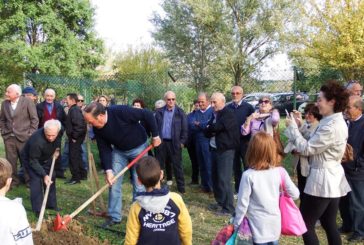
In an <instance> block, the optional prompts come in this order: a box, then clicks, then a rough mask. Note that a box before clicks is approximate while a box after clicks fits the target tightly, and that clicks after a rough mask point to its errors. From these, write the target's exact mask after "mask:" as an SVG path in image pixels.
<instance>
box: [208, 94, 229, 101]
mask: <svg viewBox="0 0 364 245" xmlns="http://www.w3.org/2000/svg"><path fill="white" fill-rule="evenodd" d="M212 97H214V98H216V99H220V100H222V101H223V102H224V103H225V102H226V99H225V96H224V95H223V94H222V93H220V92H215V93H213V94H212V95H211V98H212Z"/></svg>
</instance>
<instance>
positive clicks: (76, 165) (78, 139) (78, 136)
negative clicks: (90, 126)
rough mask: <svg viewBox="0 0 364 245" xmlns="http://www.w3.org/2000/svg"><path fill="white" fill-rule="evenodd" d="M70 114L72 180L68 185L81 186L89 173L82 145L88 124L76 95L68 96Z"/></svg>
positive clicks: (69, 135)
mask: <svg viewBox="0 0 364 245" xmlns="http://www.w3.org/2000/svg"><path fill="white" fill-rule="evenodd" d="M66 99H67V105H68V108H69V109H68V114H67V117H66V133H67V137H68V147H69V156H68V158H69V159H68V160H69V167H70V170H71V174H72V178H71V179H70V180H69V181H67V182H66V184H69V185H74V184H79V183H80V182H81V179H82V178H84V177H85V176H87V171H86V170H85V169H84V168H83V166H82V148H81V145H82V143H83V141H84V139H85V136H86V130H87V128H86V122H85V120H84V118H83V115H82V111H81V109H80V107H78V106H77V102H78V97H77V94H75V93H70V94H67V98H66Z"/></svg>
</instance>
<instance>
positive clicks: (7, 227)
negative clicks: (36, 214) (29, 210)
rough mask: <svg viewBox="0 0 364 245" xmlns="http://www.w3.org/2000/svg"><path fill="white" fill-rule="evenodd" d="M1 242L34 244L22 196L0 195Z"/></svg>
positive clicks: (9, 244) (8, 244) (23, 244)
mask: <svg viewBox="0 0 364 245" xmlns="http://www.w3.org/2000/svg"><path fill="white" fill-rule="evenodd" d="M0 243H1V244H6V245H12V244H17V245H33V236H32V230H31V228H30V226H29V222H28V219H27V214H26V212H25V209H24V207H23V205H22V203H21V199H20V198H16V199H14V200H10V199H9V198H6V197H2V196H0Z"/></svg>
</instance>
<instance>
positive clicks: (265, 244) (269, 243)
mask: <svg viewBox="0 0 364 245" xmlns="http://www.w3.org/2000/svg"><path fill="white" fill-rule="evenodd" d="M254 245H278V241H273V242H265V243H255V242H254Z"/></svg>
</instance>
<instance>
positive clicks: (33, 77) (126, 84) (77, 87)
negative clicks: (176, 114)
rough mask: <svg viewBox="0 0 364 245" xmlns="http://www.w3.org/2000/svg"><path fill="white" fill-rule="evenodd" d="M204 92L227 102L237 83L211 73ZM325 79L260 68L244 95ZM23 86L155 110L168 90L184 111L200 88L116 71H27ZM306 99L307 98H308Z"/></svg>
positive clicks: (166, 75) (308, 89)
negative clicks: (92, 74) (79, 74)
mask: <svg viewBox="0 0 364 245" xmlns="http://www.w3.org/2000/svg"><path fill="white" fill-rule="evenodd" d="M212 77H214V79H211V80H210V84H208V85H207V86H206V87H205V92H208V93H212V92H216V91H219V92H222V93H224V94H225V95H226V99H227V101H229V100H230V99H231V95H230V89H231V87H232V86H233V85H234V84H233V82H232V81H231V77H230V78H229V79H228V78H227V77H224V76H222V75H219V74H217V75H216V76H212ZM321 83H322V81H315V82H312V81H311V80H308V79H306V78H304V77H303V76H302V75H301V74H300V73H299V72H297V71H296V70H294V69H288V70H268V71H260V72H257V73H255V74H253V75H252V76H250V77H249V78H244V79H243V81H242V84H241V86H242V87H243V89H244V93H245V95H249V94H255V93H262V92H264V93H271V94H273V93H291V94H296V95H302V94H305V95H309V94H315V93H317V91H318V89H319V88H320V86H321ZM24 86H33V87H34V88H35V89H36V90H37V91H38V93H39V94H42V93H43V91H44V90H45V89H46V88H53V89H54V90H55V91H56V92H57V97H58V98H59V99H60V98H64V97H65V96H66V95H67V94H68V93H72V92H73V93H79V94H81V95H83V96H84V97H85V99H86V102H87V103H89V102H91V101H93V100H94V99H95V98H96V97H97V96H100V95H106V96H108V97H109V98H112V99H113V100H114V101H116V103H117V104H129V105H130V104H131V103H132V101H133V100H134V99H136V98H139V99H142V100H143V101H144V102H145V104H146V106H147V108H149V109H153V108H154V103H155V101H157V100H159V99H163V95H164V93H165V92H166V91H168V90H172V91H174V92H175V93H176V95H177V101H178V104H179V106H181V107H182V108H183V109H184V110H185V111H190V109H191V108H192V101H193V100H194V99H196V97H197V94H198V92H200V91H198V90H199V89H197V88H198V86H196V79H193V78H191V77H178V78H175V77H173V75H172V74H171V73H170V72H168V71H165V72H155V73H138V74H114V75H108V76H101V77H99V78H98V79H87V78H75V77H62V76H49V75H44V74H34V73H27V74H25V76H24ZM305 98H308V96H307V97H305Z"/></svg>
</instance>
